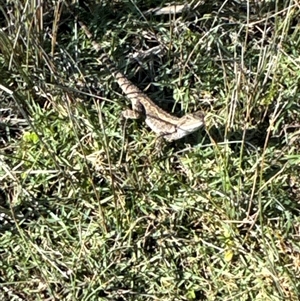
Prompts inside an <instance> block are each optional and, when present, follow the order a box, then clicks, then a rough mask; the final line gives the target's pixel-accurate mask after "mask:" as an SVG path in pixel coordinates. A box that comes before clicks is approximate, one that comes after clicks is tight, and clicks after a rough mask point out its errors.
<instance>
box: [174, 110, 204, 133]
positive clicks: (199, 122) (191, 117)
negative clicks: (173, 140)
mask: <svg viewBox="0 0 300 301" xmlns="http://www.w3.org/2000/svg"><path fill="white" fill-rule="evenodd" d="M204 116H205V115H204V113H203V112H202V111H196V112H194V113H189V114H186V115H184V116H183V117H181V118H180V122H179V123H178V125H177V128H178V131H182V132H185V133H186V135H187V134H188V133H192V132H195V131H196V130H198V129H199V128H201V127H202V126H204V125H205V121H204Z"/></svg>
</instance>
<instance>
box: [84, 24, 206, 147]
mask: <svg viewBox="0 0 300 301" xmlns="http://www.w3.org/2000/svg"><path fill="white" fill-rule="evenodd" d="M78 22H79V25H80V27H81V28H82V30H83V31H84V33H85V35H86V36H87V37H88V38H89V39H90V41H91V43H92V45H93V47H94V49H95V50H96V52H100V51H101V52H102V55H101V56H100V57H99V58H98V59H97V60H98V62H99V63H100V64H105V65H106V66H107V68H108V69H109V71H110V73H111V75H112V76H113V77H114V79H115V81H116V82H117V83H118V85H119V86H120V88H121V90H122V91H123V93H124V94H125V95H126V97H127V98H128V99H129V100H130V101H131V104H132V109H127V110H124V111H123V112H122V115H123V117H124V118H126V119H128V118H130V119H138V118H141V117H143V116H144V118H145V122H146V124H147V125H148V126H149V127H150V128H151V130H152V131H154V132H155V133H156V134H157V135H158V137H159V138H160V137H163V138H164V139H166V140H167V141H169V142H171V141H173V140H178V139H181V138H183V137H185V136H187V135H189V134H191V133H193V132H195V131H197V130H198V129H199V128H201V127H202V126H204V125H205V122H204V116H205V115H204V113H203V112H202V111H200V110H198V111H196V112H194V113H188V114H185V115H184V116H182V117H180V118H179V117H176V116H173V115H171V114H169V113H167V112H166V111H164V110H163V109H162V108H160V107H159V106H157V105H156V104H155V103H154V102H153V101H152V100H151V99H150V98H149V97H148V96H147V95H146V94H145V93H143V92H142V91H141V90H140V89H139V88H138V87H137V86H135V85H134V84H133V83H132V82H131V81H130V80H129V79H127V77H126V76H125V75H124V74H123V73H121V72H120V71H119V70H118V69H117V68H116V67H115V64H114V62H113V60H112V59H111V58H110V57H109V55H108V54H107V53H106V52H104V50H103V49H102V47H101V46H100V44H99V43H97V42H96V41H95V40H94V39H93V36H92V34H91V32H90V31H89V30H88V28H87V26H86V25H85V24H84V23H83V22H82V21H80V20H78Z"/></svg>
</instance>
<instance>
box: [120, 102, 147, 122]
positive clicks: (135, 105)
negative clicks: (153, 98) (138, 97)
mask: <svg viewBox="0 0 300 301" xmlns="http://www.w3.org/2000/svg"><path fill="white" fill-rule="evenodd" d="M122 116H123V117H124V118H126V119H139V118H141V117H142V116H143V106H142V104H141V103H140V102H137V101H135V102H132V110H130V109H127V110H124V111H123V112H122Z"/></svg>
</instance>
